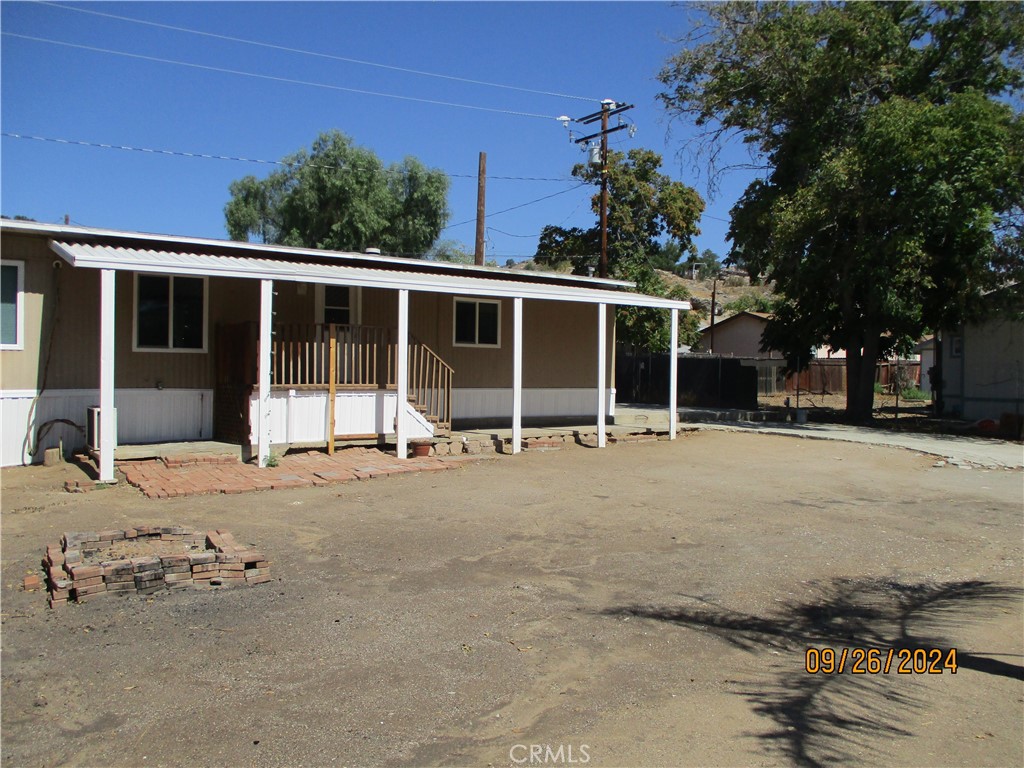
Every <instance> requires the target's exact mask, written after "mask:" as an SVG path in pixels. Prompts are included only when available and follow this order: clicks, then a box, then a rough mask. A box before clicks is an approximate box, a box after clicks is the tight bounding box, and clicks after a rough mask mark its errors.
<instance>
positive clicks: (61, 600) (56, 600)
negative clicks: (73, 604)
mask: <svg viewBox="0 0 1024 768" xmlns="http://www.w3.org/2000/svg"><path fill="white" fill-rule="evenodd" d="M67 604H68V599H67V598H66V597H50V607H51V608H63V607H64V606H66V605H67Z"/></svg>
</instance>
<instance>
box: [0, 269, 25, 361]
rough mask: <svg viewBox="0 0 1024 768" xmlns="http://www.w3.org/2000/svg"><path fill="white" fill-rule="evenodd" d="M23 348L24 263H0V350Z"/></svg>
mask: <svg viewBox="0 0 1024 768" xmlns="http://www.w3.org/2000/svg"><path fill="white" fill-rule="evenodd" d="M24 348H25V262H23V261H4V262H0V349H24Z"/></svg>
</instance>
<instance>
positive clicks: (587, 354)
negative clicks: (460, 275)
mask: <svg viewBox="0 0 1024 768" xmlns="http://www.w3.org/2000/svg"><path fill="white" fill-rule="evenodd" d="M512 304H513V302H512V300H511V299H503V300H502V301H501V320H500V323H501V325H500V340H501V346H500V347H499V348H488V347H456V346H455V345H454V343H453V329H454V319H453V315H454V297H453V296H451V295H448V294H428V293H413V294H412V295H411V297H410V301H409V315H410V326H411V328H410V333H412V334H413V335H414V336H415V337H416V338H418V339H419V340H420V341H422V342H423V343H424V344H426V345H427V346H429V347H430V348H431V349H433V350H434V351H435V352H437V353H438V354H439V355H440V356H441V357H442V358H443V359H444V360H445V361H446V362H447V363H448V364H449V365H451V366H452V367H453V368H454V369H455V386H456V387H471V388H490V387H511V386H512ZM607 313H608V314H607V317H608V341H607V348H606V358H607V365H608V368H607V375H608V376H609V379H608V381H607V385H608V386H612V382H611V379H610V376H611V370H612V368H611V366H612V327H613V324H614V314H613V309H612V308H611V307H609V308H607ZM597 317H598V316H597V307H596V305H594V304H581V303H576V302H567V301H540V300H527V301H524V302H523V386H524V387H527V388H533V387H561V388H575V387H594V386H597Z"/></svg>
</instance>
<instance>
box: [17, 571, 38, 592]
mask: <svg viewBox="0 0 1024 768" xmlns="http://www.w3.org/2000/svg"><path fill="white" fill-rule="evenodd" d="M41 586H43V580H42V579H40V578H39V577H38V576H36V575H35V574H32V575H31V576H26V577H25V578H24V579H22V580H21V588H22V589H24V590H26V591H29V590H35V589H39V588H40V587H41Z"/></svg>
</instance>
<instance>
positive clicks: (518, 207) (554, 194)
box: [442, 184, 587, 231]
mask: <svg viewBox="0 0 1024 768" xmlns="http://www.w3.org/2000/svg"><path fill="white" fill-rule="evenodd" d="M585 186H587V185H586V184H577V185H576V186H575V187H570V188H569V189H563V190H562V191H561V192H555V193H553V194H550V195H545V196H544V197H538V198H537V199H536V200H530V201H529V202H526V203H520V204H519V205H513V206H512V207H511V208H506V209H504V210H502V211H495V212H494V213H488V214H487V215H486V216H485V217H484V218H485V219H489V218H491V216H498V215H500V214H502V213H508V212H509V211H515V210H518V209H520V208H525V207H526V206H528V205H533V204H534V203H539V202H541V201H543V200H549V199H551V198H552V197H558V196H559V195H564V194H565V193H566V192H572V191H574V190H577V189H579V188H580V187H585ZM475 221H476V217H475V216H474V217H473V218H472V219H466V220H465V221H460V222H459V223H458V224H449V225H448V226H447V227H445V228H444V229H453V228H455V227H461V226H462V225H464V224H472V223H473V222H475ZM442 231H444V230H442Z"/></svg>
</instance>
